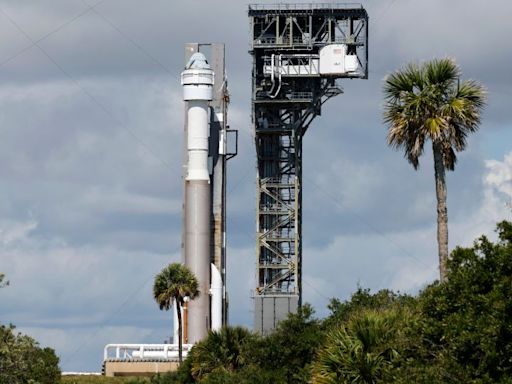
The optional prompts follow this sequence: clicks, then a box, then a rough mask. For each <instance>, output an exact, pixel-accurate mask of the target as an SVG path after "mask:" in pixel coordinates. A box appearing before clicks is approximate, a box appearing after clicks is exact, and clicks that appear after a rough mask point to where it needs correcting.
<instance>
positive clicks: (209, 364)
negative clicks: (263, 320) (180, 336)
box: [189, 326, 256, 381]
mask: <svg viewBox="0 0 512 384" xmlns="http://www.w3.org/2000/svg"><path fill="white" fill-rule="evenodd" d="M255 340H256V336H255V335H254V334H253V333H251V332H250V331H248V330H247V329H246V328H243V327H239V326H237V327H222V328H221V329H220V330H218V331H210V332H208V337H206V339H204V340H201V341H200V342H199V343H197V344H196V345H194V347H193V348H192V349H191V350H190V354H189V357H190V364H191V374H192V377H194V379H196V380H198V381H201V380H202V379H205V378H206V377H207V376H208V375H210V374H211V373H214V372H219V371H220V372H226V373H232V372H236V371H238V370H240V369H241V368H242V367H244V366H246V365H247V364H248V363H249V362H248V359H247V358H248V356H249V355H248V352H249V351H248V350H247V349H248V348H250V346H251V345H252V344H253V342H254V341H255Z"/></svg>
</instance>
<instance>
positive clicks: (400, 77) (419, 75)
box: [384, 59, 485, 281]
mask: <svg viewBox="0 0 512 384" xmlns="http://www.w3.org/2000/svg"><path fill="white" fill-rule="evenodd" d="M460 75H461V71H460V68H459V66H458V65H457V64H455V62H454V61H453V60H451V59H435V60H432V61H429V62H426V63H424V64H422V65H416V64H409V65H407V66H406V67H405V68H403V69H401V70H399V71H397V72H395V73H393V74H392V75H390V76H388V77H387V78H386V80H385V84H384V95H385V105H384V122H385V123H386V124H387V125H388V144H389V145H390V146H391V147H393V148H395V149H402V150H404V153H405V157H406V158H407V160H408V161H409V163H411V164H412V166H413V167H414V169H418V166H419V157H420V156H421V155H422V154H423V146H424V144H425V142H426V141H428V140H430V141H431V142H432V150H433V152H434V170H435V182H436V196H437V242H438V250H439V272H440V277H441V281H446V272H447V271H446V262H447V260H448V213H447V208H446V180H445V171H446V170H450V171H453V170H454V169H455V163H456V161H457V157H456V155H455V152H460V151H462V150H464V149H465V148H466V144H467V136H468V134H470V133H472V132H475V131H476V130H477V129H478V125H479V124H480V114H481V111H482V109H483V107H484V106H485V91H484V88H483V87H482V86H481V85H479V84H478V83H476V82H475V81H472V80H468V81H464V82H462V83H461V82H460V80H459V79H460Z"/></svg>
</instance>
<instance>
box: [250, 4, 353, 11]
mask: <svg viewBox="0 0 512 384" xmlns="http://www.w3.org/2000/svg"><path fill="white" fill-rule="evenodd" d="M359 8H363V6H362V4H361V3H295V4H249V10H250V11H273V10H278V11H286V10H292V11H293V10H316V9H359Z"/></svg>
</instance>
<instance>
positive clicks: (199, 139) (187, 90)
mask: <svg viewBox="0 0 512 384" xmlns="http://www.w3.org/2000/svg"><path fill="white" fill-rule="evenodd" d="M181 83H182V85H183V99H184V101H185V102H186V130H185V131H186V135H187V137H186V146H187V160H186V161H187V164H186V166H187V172H186V176H185V206H184V207H185V208H184V214H185V219H184V237H183V238H184V245H183V246H184V259H185V260H184V261H185V265H186V266H187V267H188V268H189V269H190V270H191V271H192V272H193V273H194V275H195V276H196V278H197V280H198V282H199V290H200V295H199V297H197V298H196V299H194V300H191V301H189V302H188V310H187V315H186V316H185V319H184V321H186V322H187V324H186V325H187V326H186V329H187V334H186V335H185V337H186V340H187V343H190V344H194V343H196V342H198V341H200V340H202V339H203V338H205V337H206V335H207V334H208V330H209V329H210V328H211V326H212V325H213V324H212V316H211V313H212V312H215V314H216V313H218V310H219V309H217V308H215V310H213V309H212V305H217V303H218V300H217V298H212V297H211V294H213V293H214V291H212V290H211V289H210V287H211V276H212V275H211V273H212V266H211V259H212V256H211V212H212V202H211V188H210V173H209V170H208V150H209V148H208V146H209V140H208V136H209V115H208V111H209V102H210V101H211V100H212V99H213V83H214V73H213V71H212V69H211V67H210V65H209V64H208V62H207V61H206V58H205V57H204V55H203V54H202V53H195V54H193V55H192V57H191V58H190V60H189V62H188V63H187V65H186V67H185V70H184V71H183V72H182V75H181ZM213 268H215V267H214V266H213ZM215 295H217V290H216V291H215ZM214 302H215V304H214ZM221 306H222V303H221ZM220 311H222V308H220ZM215 325H216V324H215ZM215 328H218V327H215Z"/></svg>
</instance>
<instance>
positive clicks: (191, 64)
mask: <svg viewBox="0 0 512 384" xmlns="http://www.w3.org/2000/svg"><path fill="white" fill-rule="evenodd" d="M185 69H211V67H210V64H208V61H207V60H206V57H205V56H204V55H203V54H202V53H201V52H197V53H194V54H193V55H192V56H191V57H190V60H189V61H188V63H187V65H186V66H185Z"/></svg>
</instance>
